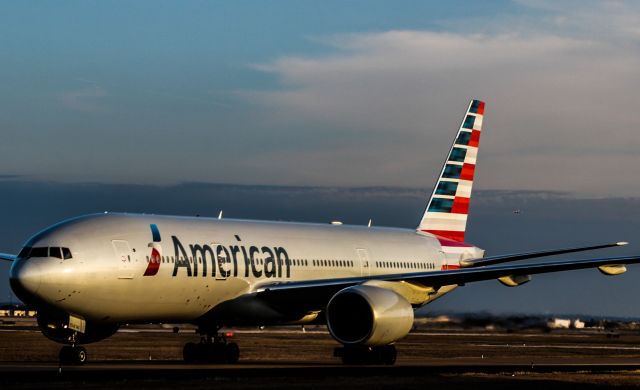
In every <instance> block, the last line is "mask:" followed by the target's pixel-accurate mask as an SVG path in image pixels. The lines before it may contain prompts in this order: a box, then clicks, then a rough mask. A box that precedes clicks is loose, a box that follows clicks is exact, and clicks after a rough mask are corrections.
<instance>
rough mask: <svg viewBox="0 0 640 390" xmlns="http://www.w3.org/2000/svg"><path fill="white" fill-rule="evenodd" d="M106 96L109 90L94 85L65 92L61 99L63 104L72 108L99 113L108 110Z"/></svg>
mask: <svg viewBox="0 0 640 390" xmlns="http://www.w3.org/2000/svg"><path fill="white" fill-rule="evenodd" d="M86 82H90V81H86ZM105 96H107V92H106V91H105V90H104V88H102V87H100V86H99V85H93V86H90V87H85V88H80V89H75V90H72V91H66V92H63V93H62V94H61V95H60V100H61V101H62V104H63V106H64V107H66V108H68V109H70V110H74V111H81V112H89V113H97V112H104V111H105V110H106V106H105V105H104V102H103V98H104V97H105Z"/></svg>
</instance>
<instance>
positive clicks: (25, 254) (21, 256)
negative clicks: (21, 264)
mask: <svg viewBox="0 0 640 390" xmlns="http://www.w3.org/2000/svg"><path fill="white" fill-rule="evenodd" d="M29 252H31V247H30V246H25V247H24V248H22V250H21V251H20V253H18V258H19V259H24V258H27V257H29Z"/></svg>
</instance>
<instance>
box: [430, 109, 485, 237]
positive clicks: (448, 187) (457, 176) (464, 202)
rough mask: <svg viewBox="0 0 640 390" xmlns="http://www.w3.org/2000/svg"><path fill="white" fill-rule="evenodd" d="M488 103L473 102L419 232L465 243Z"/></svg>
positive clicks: (459, 130)
mask: <svg viewBox="0 0 640 390" xmlns="http://www.w3.org/2000/svg"><path fill="white" fill-rule="evenodd" d="M483 117H484V102H482V101H480V100H472V101H471V103H469V108H468V109H467V113H466V115H465V116H464V120H463V121H462V124H461V125H460V128H459V129H458V134H457V135H456V139H455V141H454V142H453V146H452V147H451V150H450V151H449V156H448V157H447V161H446V162H445V164H444V167H442V172H441V173H440V178H439V179H438V183H437V184H436V186H435V188H434V189H433V193H432V194H431V199H430V200H429V203H428V205H427V209H426V211H425V212H424V215H423V217H422V220H421V221H420V225H419V226H418V228H417V230H418V231H421V232H428V233H432V234H434V235H436V236H439V237H442V238H445V239H448V240H452V241H457V242H463V241H464V233H465V230H466V228H467V214H468V211H469V200H470V199H471V188H472V186H473V176H474V173H475V170H476V158H477V156H478V145H479V143H480V132H481V131H482V119H483Z"/></svg>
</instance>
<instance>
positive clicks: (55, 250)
mask: <svg viewBox="0 0 640 390" xmlns="http://www.w3.org/2000/svg"><path fill="white" fill-rule="evenodd" d="M49 257H55V258H57V259H62V251H61V250H60V247H57V246H52V247H51V248H49Z"/></svg>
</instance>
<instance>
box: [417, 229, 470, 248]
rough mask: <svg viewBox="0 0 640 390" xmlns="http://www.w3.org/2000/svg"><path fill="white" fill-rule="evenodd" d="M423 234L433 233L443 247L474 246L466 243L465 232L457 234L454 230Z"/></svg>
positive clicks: (430, 231)
mask: <svg viewBox="0 0 640 390" xmlns="http://www.w3.org/2000/svg"><path fill="white" fill-rule="evenodd" d="M423 232H427V233H431V234H433V235H434V236H436V238H437V239H438V241H440V245H442V246H456V247H458V246H460V247H469V248H470V247H472V246H473V245H470V244H467V243H465V242H463V241H464V232H456V231H453V230H423Z"/></svg>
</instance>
